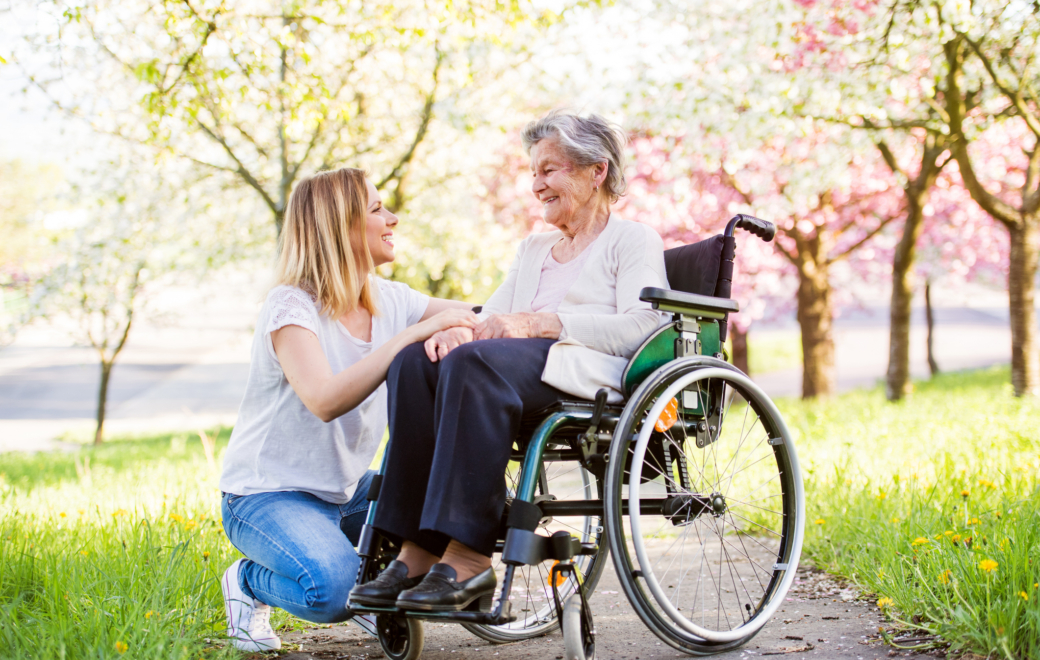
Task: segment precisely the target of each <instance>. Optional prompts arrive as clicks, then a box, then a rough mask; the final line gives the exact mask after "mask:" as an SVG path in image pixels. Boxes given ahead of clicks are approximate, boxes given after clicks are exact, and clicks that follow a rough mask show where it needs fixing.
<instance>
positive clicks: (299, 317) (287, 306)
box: [267, 286, 318, 334]
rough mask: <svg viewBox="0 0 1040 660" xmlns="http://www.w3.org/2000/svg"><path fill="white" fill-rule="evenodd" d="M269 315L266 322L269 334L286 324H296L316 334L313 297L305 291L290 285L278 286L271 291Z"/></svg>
mask: <svg viewBox="0 0 1040 660" xmlns="http://www.w3.org/2000/svg"><path fill="white" fill-rule="evenodd" d="M270 302H271V317H270V319H271V320H270V321H269V322H268V323H267V333H268V334H270V333H272V332H274V331H275V330H278V329H279V328H284V327H285V326H287V325H298V326H300V327H301V328H306V329H307V330H310V331H311V332H313V333H314V334H318V319H317V316H318V314H317V310H315V309H314V299H313V298H312V297H311V296H310V294H308V293H307V292H306V291H303V290H302V289H297V288H295V287H291V286H285V287H279V288H278V289H276V290H275V291H273V292H272V293H271V300H270Z"/></svg>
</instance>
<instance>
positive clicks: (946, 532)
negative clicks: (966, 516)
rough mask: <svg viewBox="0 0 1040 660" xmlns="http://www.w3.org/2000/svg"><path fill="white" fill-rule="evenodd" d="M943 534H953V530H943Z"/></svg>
mask: <svg viewBox="0 0 1040 660" xmlns="http://www.w3.org/2000/svg"><path fill="white" fill-rule="evenodd" d="M943 534H945V535H946V536H953V531H952V530H949V529H948V530H946V531H945V532H943Z"/></svg>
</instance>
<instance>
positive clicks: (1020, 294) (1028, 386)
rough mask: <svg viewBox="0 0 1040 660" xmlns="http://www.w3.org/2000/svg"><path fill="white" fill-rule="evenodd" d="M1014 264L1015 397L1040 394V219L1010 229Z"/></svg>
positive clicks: (1011, 292) (1010, 281)
mask: <svg viewBox="0 0 1040 660" xmlns="http://www.w3.org/2000/svg"><path fill="white" fill-rule="evenodd" d="M1008 233H1009V234H1010V238H1011V262H1010V267H1009V269H1008V294H1009V298H1010V310H1009V311H1010V316H1011V384H1012V385H1013V386H1014V388H1015V396H1036V395H1037V394H1038V393H1040V356H1038V355H1037V344H1036V305H1035V299H1034V298H1035V293H1036V271H1037V261H1038V258H1040V245H1038V244H1037V241H1038V239H1040V217H1037V216H1026V217H1025V218H1023V221H1022V222H1020V223H1018V224H1017V225H1013V226H1011V227H1009V228H1008Z"/></svg>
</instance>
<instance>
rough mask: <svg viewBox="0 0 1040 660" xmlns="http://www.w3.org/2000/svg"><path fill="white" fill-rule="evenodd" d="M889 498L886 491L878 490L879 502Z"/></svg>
mask: <svg viewBox="0 0 1040 660" xmlns="http://www.w3.org/2000/svg"><path fill="white" fill-rule="evenodd" d="M887 497H888V493H886V492H885V491H883V490H880V489H878V494H877V498H878V499H879V500H883V499H885V498H887Z"/></svg>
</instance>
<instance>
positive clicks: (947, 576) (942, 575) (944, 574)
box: [939, 569, 952, 584]
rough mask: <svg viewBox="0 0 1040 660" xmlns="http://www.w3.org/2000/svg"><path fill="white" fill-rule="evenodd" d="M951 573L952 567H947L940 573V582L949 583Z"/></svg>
mask: <svg viewBox="0 0 1040 660" xmlns="http://www.w3.org/2000/svg"><path fill="white" fill-rule="evenodd" d="M951 574H952V572H951V571H950V569H946V570H945V571H943V572H942V573H940V574H939V582H941V583H943V584H949V583H950V575H951Z"/></svg>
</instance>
